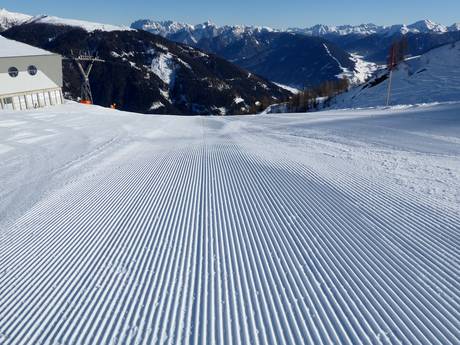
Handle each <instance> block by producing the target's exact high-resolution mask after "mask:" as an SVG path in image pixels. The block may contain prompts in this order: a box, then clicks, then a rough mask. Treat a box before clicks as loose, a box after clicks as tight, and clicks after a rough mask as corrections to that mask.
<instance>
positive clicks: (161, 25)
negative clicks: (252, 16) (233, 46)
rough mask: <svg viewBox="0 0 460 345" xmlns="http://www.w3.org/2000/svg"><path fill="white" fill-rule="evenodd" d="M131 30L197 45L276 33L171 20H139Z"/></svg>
mask: <svg viewBox="0 0 460 345" xmlns="http://www.w3.org/2000/svg"><path fill="white" fill-rule="evenodd" d="M131 28H133V29H137V30H144V31H148V32H150V33H153V34H156V35H160V36H163V37H166V38H174V40H175V41H179V42H182V43H189V44H193V43H197V42H199V41H200V40H201V39H203V38H213V37H217V36H221V35H232V36H242V35H245V34H246V35H249V34H253V33H255V32H264V31H265V32H272V31H276V30H274V29H272V28H269V27H261V26H246V25H224V26H218V25H216V24H214V23H212V22H210V21H207V22H204V23H201V24H196V25H191V24H185V23H180V22H175V21H171V20H167V21H155V20H151V19H141V20H137V21H135V22H134V23H132V24H131Z"/></svg>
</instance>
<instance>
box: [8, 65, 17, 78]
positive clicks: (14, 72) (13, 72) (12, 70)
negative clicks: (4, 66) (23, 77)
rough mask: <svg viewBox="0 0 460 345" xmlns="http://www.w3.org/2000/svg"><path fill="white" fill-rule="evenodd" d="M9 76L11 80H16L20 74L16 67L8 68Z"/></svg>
mask: <svg viewBox="0 0 460 345" xmlns="http://www.w3.org/2000/svg"><path fill="white" fill-rule="evenodd" d="M8 74H9V75H10V77H11V78H16V77H17V76H18V74H19V71H18V69H17V68H16V67H10V68H8Z"/></svg>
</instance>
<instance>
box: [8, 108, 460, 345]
mask: <svg viewBox="0 0 460 345" xmlns="http://www.w3.org/2000/svg"><path fill="white" fill-rule="evenodd" d="M0 182H1V189H0V344H2V345H10V344H11V345H13V344H14V345H21V344H50V345H54V344H61V345H70V344H72V345H73V344H442V345H446V344H459V343H460V315H459V311H460V279H459V274H460V265H459V263H460V207H459V203H460V196H459V190H460V188H459V187H460V104H458V103H457V104H444V105H431V106H422V107H417V106H413V107H406V108H398V109H386V110H384V109H383V110H382V109H380V110H379V109H369V110H360V111H357V110H345V111H329V112H322V113H315V114H298V115H296V114H291V115H264V116H246V117H226V118H217V117H193V118H189V117H172V116H170V117H168V116H158V117H157V116H143V115H134V114H126V113H122V112H117V111H112V110H106V109H102V108H97V107H92V106H90V107H83V106H80V105H75V104H67V105H64V106H61V107H57V108H50V109H44V110H37V111H31V112H22V113H21V112H18V113H12V112H11V113H10V112H0Z"/></svg>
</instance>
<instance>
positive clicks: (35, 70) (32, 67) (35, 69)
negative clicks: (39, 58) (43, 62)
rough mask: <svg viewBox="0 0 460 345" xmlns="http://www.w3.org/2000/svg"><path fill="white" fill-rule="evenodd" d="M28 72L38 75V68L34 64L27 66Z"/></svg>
mask: <svg viewBox="0 0 460 345" xmlns="http://www.w3.org/2000/svg"><path fill="white" fill-rule="evenodd" d="M27 72H29V74H30V75H36V74H37V72H38V69H37V67H35V66H34V65H30V66H29V67H27Z"/></svg>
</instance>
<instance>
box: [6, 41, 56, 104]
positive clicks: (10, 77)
mask: <svg viewBox="0 0 460 345" xmlns="http://www.w3.org/2000/svg"><path fill="white" fill-rule="evenodd" d="M63 101H64V99H63V96H62V57H61V56H60V55H58V54H53V53H50V52H48V51H46V50H43V49H39V48H35V47H32V46H30V45H27V44H24V43H21V42H17V41H13V40H9V39H7V38H5V37H3V36H0V109H9V110H25V109H34V108H41V107H45V106H52V105H57V104H62V103H63Z"/></svg>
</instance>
